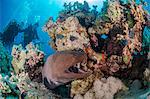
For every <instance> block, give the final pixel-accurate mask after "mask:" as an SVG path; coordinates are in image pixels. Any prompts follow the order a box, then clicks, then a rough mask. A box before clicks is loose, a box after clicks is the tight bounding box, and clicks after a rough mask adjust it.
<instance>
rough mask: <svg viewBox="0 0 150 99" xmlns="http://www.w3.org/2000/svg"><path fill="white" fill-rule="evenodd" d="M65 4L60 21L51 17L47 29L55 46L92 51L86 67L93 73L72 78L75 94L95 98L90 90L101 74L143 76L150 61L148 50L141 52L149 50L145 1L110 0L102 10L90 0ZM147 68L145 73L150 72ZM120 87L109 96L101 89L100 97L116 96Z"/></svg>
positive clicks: (139, 77) (73, 93) (103, 75)
mask: <svg viewBox="0 0 150 99" xmlns="http://www.w3.org/2000/svg"><path fill="white" fill-rule="evenodd" d="M85 6H87V7H85ZM64 7H65V9H64V10H62V11H61V12H60V15H59V17H58V19H57V20H56V22H54V21H53V19H52V18H50V19H49V20H48V22H47V23H46V25H45V26H44V27H43V30H44V31H46V32H48V34H49V35H50V37H51V38H52V40H51V41H50V43H51V46H52V47H53V48H54V49H55V50H57V51H62V50H82V51H84V52H85V53H86V54H87V55H88V62H87V64H86V66H85V68H86V69H90V70H92V71H93V74H92V75H91V76H89V77H87V78H84V79H80V80H75V81H73V82H72V87H71V95H72V97H73V96H74V95H75V97H78V96H81V97H82V99H83V98H84V96H82V95H86V92H87V93H88V95H87V96H89V97H91V98H90V99H94V98H93V97H95V96H94V95H93V94H91V93H90V92H89V91H88V90H92V89H93V88H92V85H93V84H94V82H95V80H96V78H98V77H99V80H98V82H99V83H100V82H101V81H100V79H101V77H105V78H107V77H108V80H109V78H113V77H111V76H114V77H119V78H122V80H123V81H124V79H125V78H127V79H128V80H129V79H130V80H132V79H137V78H138V79H140V80H143V74H142V73H143V72H144V71H145V68H146V67H147V66H148V65H147V63H146V62H145V61H146V60H147V58H146V57H145V56H147V52H145V53H144V54H141V53H143V50H145V47H143V46H142V44H143V43H142V41H143V40H142V39H143V31H144V28H145V26H146V25H147V24H146V21H147V20H148V18H147V13H146V11H145V10H144V9H143V5H142V3H140V4H137V3H136V2H135V1H134V0H133V1H127V2H121V1H120V0H106V1H105V2H104V6H103V8H102V11H101V13H97V12H96V6H93V7H94V8H95V9H94V10H89V9H90V8H89V6H88V4H86V2H84V4H80V3H78V2H75V3H74V4H73V5H72V4H71V3H69V4H66V3H65V4H64ZM84 7H85V8H87V9H85V8H84ZM92 11H94V12H95V13H96V14H94V18H93V16H92V18H93V20H91V15H92ZM87 19H88V20H87ZM145 37H147V36H145ZM141 66H143V67H142V68H140V67H141ZM79 67H80V66H79ZM146 71H147V70H146ZM146 71H145V74H146V75H149V74H148V73H147V72H146ZM97 74H98V75H99V76H97ZM138 75H139V76H138ZM129 76H130V77H129ZM145 77H146V79H147V76H145ZM113 79H116V78H113ZM96 81H97V80H96ZM117 81H118V80H117ZM120 82H121V81H120ZM120 82H119V83H120ZM101 83H102V82H101ZM112 83H113V81H112ZM128 84H129V83H128ZM128 84H127V85H128ZM113 87H115V86H113ZM104 89H105V88H104ZM106 89H107V88H106ZM118 89H121V88H116V89H115V88H114V90H115V91H114V93H111V94H109V92H108V95H106V96H105V95H102V94H101V93H99V95H102V96H99V97H101V98H102V97H104V99H105V98H106V99H109V98H113V97H114V95H115V93H117V90H118ZM111 90H113V89H111ZM102 93H105V92H104V91H103V92H102ZM81 94H82V95H81ZM81 97H80V98H81ZM108 97H109V98H108ZM80 98H79V99H80ZM101 98H98V99H101ZM96 99H97V98H96Z"/></svg>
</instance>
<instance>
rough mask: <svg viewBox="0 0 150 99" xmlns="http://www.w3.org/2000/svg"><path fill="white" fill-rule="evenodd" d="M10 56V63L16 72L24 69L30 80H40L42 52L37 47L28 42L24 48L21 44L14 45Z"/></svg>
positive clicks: (42, 61) (42, 63) (42, 60)
mask: <svg viewBox="0 0 150 99" xmlns="http://www.w3.org/2000/svg"><path fill="white" fill-rule="evenodd" d="M12 56H13V60H12V65H13V68H14V70H15V73H16V74H19V73H20V72H21V71H24V70H25V72H27V73H28V75H29V77H30V79H31V80H34V81H38V82H41V78H42V74H41V70H42V66H44V52H42V51H40V50H38V47H36V46H35V45H33V44H32V43H30V44H28V45H27V46H26V49H25V50H24V49H23V48H22V46H21V45H19V46H16V45H14V46H13V49H12Z"/></svg>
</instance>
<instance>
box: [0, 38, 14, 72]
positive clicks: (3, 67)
mask: <svg viewBox="0 0 150 99" xmlns="http://www.w3.org/2000/svg"><path fill="white" fill-rule="evenodd" d="M11 69H12V68H11V57H10V55H9V54H8V51H7V50H6V49H5V47H4V46H3V44H2V42H1V41H0V73H1V74H3V73H4V74H8V73H9V72H8V71H11Z"/></svg>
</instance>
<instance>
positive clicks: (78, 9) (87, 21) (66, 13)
mask: <svg viewBox="0 0 150 99" xmlns="http://www.w3.org/2000/svg"><path fill="white" fill-rule="evenodd" d="M97 14H98V11H97V6H95V5H93V8H92V9H91V10H90V7H89V4H88V3H87V2H86V1H84V3H83V4H82V3H79V2H78V1H76V2H74V3H73V4H72V3H71V2H70V3H69V4H67V3H65V4H64V9H63V10H62V11H61V12H60V13H59V16H58V19H57V21H59V22H62V21H65V20H66V19H67V18H68V17H70V16H75V17H77V18H78V19H79V22H80V24H81V25H83V26H85V27H90V26H91V25H92V24H93V23H94V21H95V19H96V17H97Z"/></svg>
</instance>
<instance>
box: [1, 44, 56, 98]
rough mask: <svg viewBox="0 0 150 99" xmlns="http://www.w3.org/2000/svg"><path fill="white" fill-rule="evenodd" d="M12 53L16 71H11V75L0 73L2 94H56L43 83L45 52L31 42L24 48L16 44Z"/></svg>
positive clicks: (35, 95) (23, 96)
mask: <svg viewBox="0 0 150 99" xmlns="http://www.w3.org/2000/svg"><path fill="white" fill-rule="evenodd" d="M11 54H12V57H13V59H12V66H13V69H14V71H11V74H10V76H9V75H2V74H1V75H0V95H1V96H2V97H7V96H8V95H14V96H18V97H20V98H25V97H26V98H35V97H39V98H46V97H53V96H54V95H53V94H52V93H51V92H49V90H47V89H46V88H45V86H44V85H43V84H42V83H41V80H42V79H41V78H42V77H41V76H42V75H41V68H42V66H43V65H44V53H43V52H42V51H40V50H39V49H38V46H35V45H33V44H32V43H30V44H28V45H27V46H26V49H23V47H22V45H18V46H17V45H14V46H13V49H12V53H11ZM45 93H47V94H45Z"/></svg>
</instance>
